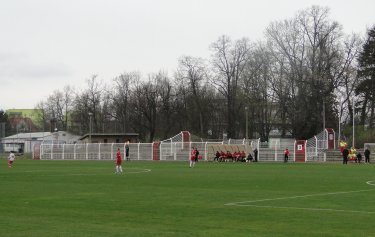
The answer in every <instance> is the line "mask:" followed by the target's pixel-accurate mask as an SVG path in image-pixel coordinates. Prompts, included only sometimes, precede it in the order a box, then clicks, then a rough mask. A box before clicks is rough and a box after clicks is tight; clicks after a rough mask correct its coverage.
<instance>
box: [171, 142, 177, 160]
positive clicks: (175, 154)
mask: <svg viewBox="0 0 375 237" xmlns="http://www.w3.org/2000/svg"><path fill="white" fill-rule="evenodd" d="M171 144H172V141H171ZM172 152H173V159H174V160H177V142H175V143H174V149H173V146H172V145H171V153H172Z"/></svg>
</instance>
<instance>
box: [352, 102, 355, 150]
mask: <svg viewBox="0 0 375 237" xmlns="http://www.w3.org/2000/svg"><path fill="white" fill-rule="evenodd" d="M352 104H353V111H352V112H353V143H352V147H355V143H354V135H355V133H354V115H355V105H354V96H353V98H352Z"/></svg>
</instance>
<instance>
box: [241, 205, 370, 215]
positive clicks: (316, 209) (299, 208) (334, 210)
mask: <svg viewBox="0 0 375 237" xmlns="http://www.w3.org/2000/svg"><path fill="white" fill-rule="evenodd" d="M237 206H246V207H257V208H274V209H294V210H306V211H330V212H349V213H365V214H375V212H371V211H353V210H341V209H329V208H309V207H280V206H259V205H242V204H240V205H237Z"/></svg>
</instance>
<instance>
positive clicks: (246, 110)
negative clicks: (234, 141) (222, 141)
mask: <svg viewBox="0 0 375 237" xmlns="http://www.w3.org/2000/svg"><path fill="white" fill-rule="evenodd" d="M245 115H246V116H245V119H246V125H245V126H246V128H245V132H246V136H245V138H246V140H247V139H248V137H249V136H248V135H249V134H248V132H247V127H248V124H247V117H248V108H247V106H245Z"/></svg>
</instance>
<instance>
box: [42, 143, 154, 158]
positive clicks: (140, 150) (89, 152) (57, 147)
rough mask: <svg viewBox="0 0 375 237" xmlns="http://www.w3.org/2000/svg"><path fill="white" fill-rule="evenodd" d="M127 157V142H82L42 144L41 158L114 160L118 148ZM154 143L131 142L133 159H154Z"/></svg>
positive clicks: (131, 156)
mask: <svg viewBox="0 0 375 237" xmlns="http://www.w3.org/2000/svg"><path fill="white" fill-rule="evenodd" d="M118 148H119V149H120V151H121V155H122V157H123V158H125V143H82V144H78V143H77V144H42V145H40V159H41V160H114V159H116V153H117V149H118ZM154 152H158V151H154V149H153V143H131V144H129V158H130V159H131V160H152V159H153V157H154Z"/></svg>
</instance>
